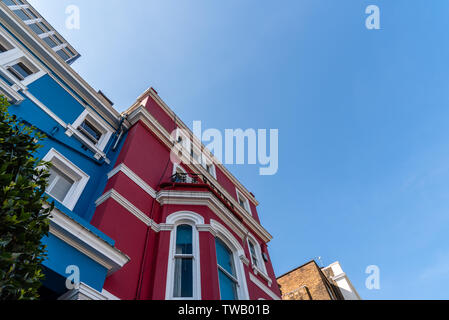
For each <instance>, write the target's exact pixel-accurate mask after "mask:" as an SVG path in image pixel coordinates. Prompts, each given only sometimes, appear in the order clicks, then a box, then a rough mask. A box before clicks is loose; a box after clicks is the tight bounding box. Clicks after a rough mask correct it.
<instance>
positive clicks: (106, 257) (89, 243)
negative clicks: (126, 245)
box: [50, 209, 130, 274]
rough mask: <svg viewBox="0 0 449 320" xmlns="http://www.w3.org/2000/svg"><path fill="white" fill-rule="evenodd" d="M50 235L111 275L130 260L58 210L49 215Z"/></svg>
mask: <svg viewBox="0 0 449 320" xmlns="http://www.w3.org/2000/svg"><path fill="white" fill-rule="evenodd" d="M50 233H51V234H53V235H54V236H55V237H57V238H59V239H61V240H62V241H64V242H66V243H67V244H69V245H70V246H72V247H73V248H75V249H77V250H78V251H80V252H82V253H83V254H85V255H86V256H88V257H89V258H91V259H92V260H94V261H96V262H98V263H99V264H101V265H102V266H104V267H105V268H106V269H108V274H112V273H114V272H116V271H117V270H119V269H121V268H122V267H123V266H124V265H125V264H126V263H128V262H129V260H130V258H129V257H128V256H127V255H125V254H124V253H122V252H120V251H119V250H118V249H116V248H114V247H113V246H111V245H110V244H109V243H107V242H106V241H104V240H103V239H101V238H100V237H98V236H97V235H95V234H94V233H92V232H91V231H90V230H88V229H86V228H85V227H83V226H82V225H81V224H79V223H78V222H76V221H75V220H73V219H71V218H70V217H68V216H67V215H65V214H64V213H62V212H61V211H59V210H58V209H54V210H53V211H52V213H51V220H50Z"/></svg>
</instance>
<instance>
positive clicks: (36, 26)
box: [28, 23, 44, 34]
mask: <svg viewBox="0 0 449 320" xmlns="http://www.w3.org/2000/svg"><path fill="white" fill-rule="evenodd" d="M28 26H29V27H30V28H31V30H33V31H34V32H36V33H37V34H42V33H44V30H42V29H41V28H40V27H39V26H38V25H37V24H36V23H33V24H30V25H28Z"/></svg>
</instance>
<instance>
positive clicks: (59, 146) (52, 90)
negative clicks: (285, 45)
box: [9, 75, 126, 221]
mask: <svg viewBox="0 0 449 320" xmlns="http://www.w3.org/2000/svg"><path fill="white" fill-rule="evenodd" d="M29 91H30V92H31V94H33V95H34V96H35V97H36V98H38V99H39V101H41V102H42V103H44V104H45V106H46V107H47V108H49V109H50V110H51V111H52V112H53V113H55V114H56V115H57V116H58V117H59V118H61V119H62V120H63V121H64V122H66V123H68V124H71V123H73V122H75V120H76V119H77V118H78V117H79V116H80V115H81V113H83V112H84V110H85V108H84V107H83V106H82V105H81V104H80V103H79V102H78V101H77V100H76V99H74V98H73V97H72V96H71V95H70V94H69V93H68V92H67V91H66V90H65V89H64V88H62V87H61V86H59V84H58V83H57V82H56V81H54V80H53V79H52V78H51V77H50V76H48V75H46V76H44V77H42V78H40V79H38V80H37V81H35V82H33V83H32V84H30V85H29ZM9 111H10V113H11V114H15V115H17V116H18V117H19V118H20V119H22V120H24V121H26V122H28V123H30V124H32V125H33V126H35V127H36V128H38V129H40V130H42V131H43V132H44V133H46V134H47V136H48V138H47V139H46V140H45V141H43V142H41V144H42V145H43V146H44V147H43V148H42V149H40V150H39V153H38V155H37V156H38V157H39V158H43V157H44V156H45V155H46V154H47V153H48V152H49V151H50V149H51V148H54V149H56V150H57V151H58V152H59V153H61V154H62V155H63V156H65V157H66V158H67V159H69V160H70V161H71V162H72V163H73V164H75V165H76V166H77V167H79V168H80V169H81V170H82V171H84V172H85V173H86V174H87V175H89V177H90V179H89V182H88V184H87V186H86V188H85V189H84V191H83V193H82V195H81V197H80V199H79V201H78V203H77V205H76V207H75V208H74V210H73V213H75V214H76V215H78V216H80V217H82V218H83V219H84V220H86V221H91V219H92V216H93V214H94V211H95V205H94V202H95V200H97V199H98V198H99V197H100V196H101V194H102V192H103V190H104V188H105V186H106V183H107V173H108V172H109V171H111V170H112V169H113V168H114V166H115V162H116V160H117V157H118V155H119V152H120V148H121V146H122V145H123V142H124V141H125V139H126V135H123V136H122V139H121V142H120V144H119V147H118V148H117V149H116V151H113V150H112V148H111V146H112V145H113V144H115V142H116V139H117V136H116V135H113V136H112V138H111V139H110V141H109V143H108V145H107V146H106V148H105V151H106V152H107V151H109V152H108V153H107V156H108V159H109V160H110V164H107V163H106V162H104V161H101V160H100V161H99V160H96V159H95V158H94V154H93V152H92V151H90V150H86V148H83V144H82V143H81V142H80V141H79V140H77V139H76V138H75V137H68V136H67V135H66V134H65V129H64V128H63V127H62V126H60V125H59V124H58V123H57V122H56V121H55V120H53V119H52V118H51V117H50V116H49V115H48V114H47V113H45V112H44V111H43V110H42V109H41V108H39V107H38V106H37V105H36V104H35V103H34V102H32V101H31V100H28V99H26V100H25V101H23V102H22V103H21V104H20V105H13V106H11V107H10V108H9Z"/></svg>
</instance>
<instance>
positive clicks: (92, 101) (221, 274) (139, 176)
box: [0, 0, 280, 300]
mask: <svg viewBox="0 0 449 320" xmlns="http://www.w3.org/2000/svg"><path fill="white" fill-rule="evenodd" d="M79 56H80V55H79V53H78V52H77V51H76V50H75V49H74V48H73V47H72V46H71V45H70V44H69V43H68V42H67V41H66V40H65V39H64V38H63V37H62V36H61V35H60V34H59V33H58V32H57V31H56V30H55V29H54V28H53V27H52V26H51V25H50V24H49V23H48V22H47V21H46V20H45V19H44V18H43V17H42V16H41V15H40V14H39V12H37V11H36V10H35V9H34V8H33V7H32V6H31V5H30V4H29V3H28V2H27V1H24V0H3V1H2V2H0V91H1V92H0V93H1V94H3V95H5V96H6V97H7V98H8V100H9V101H10V103H11V107H10V113H12V114H15V115H17V116H18V117H19V118H20V119H21V120H22V121H23V122H25V123H28V124H30V125H33V126H35V127H36V128H38V129H39V130H40V131H42V132H44V133H45V134H46V135H47V137H48V138H47V139H46V140H45V141H44V142H43V145H44V148H42V149H41V150H40V154H39V155H38V156H39V157H40V158H42V159H44V160H46V161H50V162H51V163H52V164H53V167H52V168H51V172H50V173H51V176H50V178H49V186H48V189H47V193H48V195H49V196H50V197H51V198H52V199H53V200H54V202H55V204H56V207H55V210H54V212H53V213H52V216H53V217H52V220H51V228H50V235H49V236H48V237H46V238H45V239H43V240H42V241H43V242H44V243H45V244H46V245H47V250H48V258H47V259H46V261H45V262H44V269H45V274H46V280H45V283H44V286H43V288H42V290H41V296H42V298H43V299H73V300H75V299H77V300H81V299H90V300H115V299H126V300H134V299H135V300H149V299H158V300H162V299H185V300H189V299H190V300H200V299H212V300H215V299H216V300H219V299H223V300H244V299H252V300H258V299H280V291H279V288H278V285H277V283H276V278H275V275H274V271H273V267H272V264H271V261H270V256H269V253H268V245H267V244H268V243H269V242H270V240H271V235H270V234H269V233H268V231H267V230H265V229H264V228H263V227H262V225H261V224H260V220H259V216H258V212H257V206H258V202H257V200H256V199H255V197H254V195H253V194H251V193H250V192H249V191H248V190H247V189H246V188H245V187H244V186H243V185H242V184H241V183H240V182H239V181H238V180H237V179H236V178H235V177H234V176H233V175H232V174H231V173H230V172H229V171H228V170H227V169H226V168H225V167H224V166H223V165H221V164H220V163H219V162H218V161H217V160H216V159H215V158H214V156H213V155H212V154H211V153H210V152H209V151H208V150H206V149H205V148H204V146H203V145H202V144H201V142H200V141H198V139H196V138H195V137H194V136H193V134H192V132H191V131H190V130H189V129H188V127H187V126H186V125H185V124H184V123H183V122H182V121H180V120H179V119H178V117H177V116H176V115H175V114H174V112H173V111H172V110H171V109H170V108H169V107H168V106H167V105H166V104H165V103H164V101H162V99H161V98H160V97H159V95H158V94H157V92H156V91H155V90H154V89H149V90H147V91H146V92H145V93H143V94H142V96H140V97H139V98H138V99H137V100H136V102H135V103H134V104H133V105H131V107H130V108H129V109H128V110H127V111H126V112H124V113H123V114H120V113H119V112H117V111H116V110H115V109H114V107H113V104H112V102H111V101H110V100H109V99H108V98H107V97H106V96H105V95H104V94H102V93H101V91H96V90H94V89H93V88H92V87H91V86H90V85H89V84H88V83H86V82H85V81H84V80H83V79H82V78H81V77H80V76H79V75H78V74H77V73H76V72H75V71H74V70H73V69H72V68H71V66H70V65H71V63H73V61H75V60H76V59H78V58H79ZM118 76H119V75H118V74H117V77H118ZM172 150H176V158H177V159H178V160H180V161H174V162H173V161H172V160H173V153H172ZM192 159H194V160H197V161H192ZM74 270H75V271H74ZM77 271H79V278H80V283H79V285H78V286H76V288H69V287H68V286H67V285H66V280H67V277H68V276H69V275H71V274H73V272H77Z"/></svg>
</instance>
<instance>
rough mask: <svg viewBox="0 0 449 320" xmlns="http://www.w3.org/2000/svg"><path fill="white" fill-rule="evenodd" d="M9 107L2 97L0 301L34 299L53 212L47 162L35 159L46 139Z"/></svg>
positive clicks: (0, 98) (0, 100)
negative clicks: (48, 185) (43, 242)
mask: <svg viewBox="0 0 449 320" xmlns="http://www.w3.org/2000/svg"><path fill="white" fill-rule="evenodd" d="M8 106H9V104H8V102H7V100H6V99H5V98H4V97H3V96H0V300H36V299H38V298H39V294H38V289H39V288H40V286H41V283H42V280H43V278H44V275H43V272H42V266H41V263H42V262H43V260H44V259H45V257H46V250H45V246H44V245H43V244H42V243H41V240H42V238H43V237H44V236H45V235H48V232H49V220H50V219H49V216H50V212H51V210H52V209H53V204H51V205H50V204H48V203H47V200H48V198H47V197H46V196H45V188H46V186H47V179H48V177H49V174H48V166H49V163H44V162H40V161H39V160H38V159H36V158H34V154H35V153H36V151H37V150H38V149H39V148H41V146H40V145H39V144H38V143H39V141H41V140H42V139H44V138H45V136H44V135H43V134H41V133H40V132H38V131H37V130H36V129H35V128H33V127H29V126H27V125H25V124H23V123H20V122H19V121H18V119H17V118H16V117H15V116H11V115H10V114H9V113H8Z"/></svg>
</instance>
